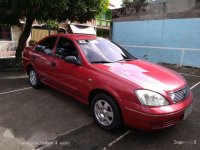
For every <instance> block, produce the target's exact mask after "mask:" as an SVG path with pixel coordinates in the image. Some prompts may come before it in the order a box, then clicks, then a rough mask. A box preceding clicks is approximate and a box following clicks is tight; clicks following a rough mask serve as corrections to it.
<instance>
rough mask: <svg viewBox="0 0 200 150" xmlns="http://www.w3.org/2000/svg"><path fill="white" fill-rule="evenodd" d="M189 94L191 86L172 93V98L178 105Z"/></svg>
mask: <svg viewBox="0 0 200 150" xmlns="http://www.w3.org/2000/svg"><path fill="white" fill-rule="evenodd" d="M189 93H190V88H189V86H185V87H184V88H182V89H181V90H178V91H176V92H172V93H170V97H171V99H172V100H173V101H174V102H175V103H178V102H180V101H182V100H183V99H185V98H187V96H188V95H189Z"/></svg>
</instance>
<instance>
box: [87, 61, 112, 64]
mask: <svg viewBox="0 0 200 150" xmlns="http://www.w3.org/2000/svg"><path fill="white" fill-rule="evenodd" d="M91 63H92V64H103V63H112V62H109V61H93V62H91Z"/></svg>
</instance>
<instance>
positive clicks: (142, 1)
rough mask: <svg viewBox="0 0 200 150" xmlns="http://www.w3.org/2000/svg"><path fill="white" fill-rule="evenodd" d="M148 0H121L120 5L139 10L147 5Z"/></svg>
mask: <svg viewBox="0 0 200 150" xmlns="http://www.w3.org/2000/svg"><path fill="white" fill-rule="evenodd" d="M148 2H149V0H123V4H122V6H124V7H129V8H132V11H133V10H135V12H136V13H137V12H139V11H140V10H141V8H142V7H143V6H147V4H148Z"/></svg>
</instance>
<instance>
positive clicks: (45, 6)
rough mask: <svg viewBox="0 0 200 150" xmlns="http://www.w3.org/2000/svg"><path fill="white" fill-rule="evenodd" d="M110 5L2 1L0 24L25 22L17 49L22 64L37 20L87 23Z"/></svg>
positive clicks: (83, 0) (91, 0)
mask: <svg viewBox="0 0 200 150" xmlns="http://www.w3.org/2000/svg"><path fill="white" fill-rule="evenodd" d="M108 4H109V0H76V1H74V0H0V8H1V9H0V14H1V15H0V23H1V24H8V25H19V24H20V20H25V27H24V29H23V32H22V34H21V35H20V38H19V42H18V46H17V49H16V61H17V62H20V61H21V54H22V51H23V49H24V48H25V45H26V41H27V39H28V37H29V35H30V33H31V28H32V24H33V22H34V21H35V20H37V21H43V22H44V21H48V20H56V21H58V22H62V21H65V20H66V19H69V20H71V21H79V22H86V21H88V20H92V19H94V18H95V16H96V15H97V14H99V13H100V12H102V11H103V10H105V9H106V8H107V7H108Z"/></svg>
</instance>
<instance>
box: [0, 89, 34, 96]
mask: <svg viewBox="0 0 200 150" xmlns="http://www.w3.org/2000/svg"><path fill="white" fill-rule="evenodd" d="M28 89H32V87H27V88H22V89H17V90H13V91H8V92H2V93H0V95H4V94H9V93H14V92H19V91H24V90H28Z"/></svg>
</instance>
